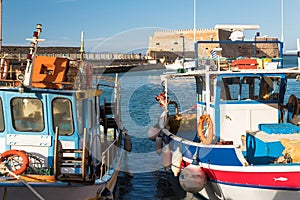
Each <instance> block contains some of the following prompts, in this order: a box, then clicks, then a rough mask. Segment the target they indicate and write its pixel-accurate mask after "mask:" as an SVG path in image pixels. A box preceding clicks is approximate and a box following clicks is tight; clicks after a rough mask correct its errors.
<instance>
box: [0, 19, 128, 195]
mask: <svg viewBox="0 0 300 200" xmlns="http://www.w3.org/2000/svg"><path fill="white" fill-rule="evenodd" d="M41 31H42V25H41V24H38V25H37V27H36V31H34V34H33V38H30V39H29V41H30V47H29V54H28V56H27V65H26V68H25V67H24V68H23V67H21V68H20V70H16V71H15V72H14V73H15V76H16V77H17V78H16V79H13V77H15V76H11V75H8V76H7V77H6V78H5V79H1V80H0V84H1V87H0V132H1V133H0V152H1V154H0V198H1V199H3V200H9V199H30V200H32V199H72V200H74V199H79V200H83V199H100V198H104V197H106V198H112V197H113V194H112V192H113V188H114V185H115V183H116V179H117V175H118V172H119V166H120V164H121V162H122V155H123V150H124V147H123V146H124V143H123V142H122V140H123V139H124V138H125V137H124V136H125V135H128V132H127V130H126V129H125V128H124V127H123V126H122V123H121V116H120V105H119V103H120V85H119V83H118V79H117V76H116V78H111V79H109V78H105V77H99V78H97V80H95V76H93V73H92V66H91V64H89V63H88V62H87V61H85V60H84V59H83V57H84V55H83V54H84V50H83V34H82V47H81V50H80V52H81V58H80V59H78V60H74V59H70V58H65V57H49V56H40V55H38V54H37V47H38V43H39V42H40V41H43V40H42V39H40V38H39V36H40V33H41ZM11 73H12V70H9V72H8V74H11ZM101 78H103V80H104V81H105V80H107V79H109V80H107V81H106V82H107V84H106V85H105V84H103V83H102V81H103V80H101V82H100V79H101ZM104 78H105V79H104ZM95 81H96V82H95ZM108 81H110V82H108ZM106 90H111V92H112V98H111V101H108V100H106V99H103V97H102V94H103V92H104V91H106ZM126 137H127V136H126ZM126 140H127V147H128V146H129V145H130V144H128V141H129V140H128V137H127V139H126Z"/></svg>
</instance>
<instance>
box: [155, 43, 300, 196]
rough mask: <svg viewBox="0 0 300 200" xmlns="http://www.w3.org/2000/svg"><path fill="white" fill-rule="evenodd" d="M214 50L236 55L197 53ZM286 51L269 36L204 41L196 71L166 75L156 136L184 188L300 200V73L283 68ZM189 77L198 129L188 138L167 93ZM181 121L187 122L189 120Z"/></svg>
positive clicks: (166, 161) (206, 193)
mask: <svg viewBox="0 0 300 200" xmlns="http://www.w3.org/2000/svg"><path fill="white" fill-rule="evenodd" d="M255 39H257V38H255ZM234 46H237V47H234ZM215 47H217V48H219V49H220V50H221V51H222V53H224V54H226V51H227V53H228V52H231V53H233V52H234V53H235V54H234V55H235V56H232V57H229V54H227V55H228V57H227V58H225V57H221V56H218V57H217V58H216V59H213V58H211V57H207V56H202V57H200V55H198V52H199V51H200V48H201V51H202V53H203V51H205V50H207V51H208V52H210V51H211V48H215ZM270 47H272V48H270ZM282 47H283V43H282V42H280V41H278V40H269V39H264V38H262V39H260V40H238V41H231V40H222V41H198V42H196V43H195V52H196V62H197V65H196V66H197V70H195V71H192V72H187V73H173V74H170V73H168V74H165V75H163V76H162V80H163V83H164V84H162V85H163V86H164V87H163V88H164V92H162V93H161V94H160V95H158V96H157V101H159V103H160V105H161V106H162V107H163V108H164V111H163V113H162V115H161V117H160V119H159V122H158V124H157V125H156V126H155V127H156V129H155V130H156V131H153V130H154V129H153V128H152V129H151V130H152V132H151V134H149V137H150V136H151V139H153V140H156V146H157V147H158V148H160V147H161V143H162V141H163V145H164V147H163V149H162V151H161V152H162V159H163V160H162V161H163V165H164V167H170V168H171V169H172V171H173V173H174V175H175V176H179V182H180V185H181V187H182V188H183V189H184V190H186V191H187V192H191V193H200V194H201V195H202V196H203V197H204V198H206V199H212V200H213V199H232V200H235V199H251V200H252V199H263V200H266V199H298V198H299V194H300V181H299V179H300V155H299V152H300V151H299V150H300V149H299V147H300V127H299V125H300V120H299V119H300V118H299V109H300V106H299V105H300V104H299V101H300V99H299V97H297V96H296V95H297V93H296V91H297V90H298V88H299V86H298V85H299V81H300V69H299V68H298V67H289V68H287V67H284V66H283V59H282ZM222 49H223V50H222ZM270 49H272V51H270ZM274 49H275V50H276V51H278V53H276V51H274ZM234 50H236V51H234ZM267 51H269V52H275V54H274V56H270V57H267V53H266V52H267ZM251 52H252V53H254V55H252V56H249V53H251ZM242 53H247V54H248V55H247V56H243V55H242ZM202 55H203V54H202ZM207 55H209V53H207ZM259 55H260V56H259ZM241 56H243V57H241ZM224 63H226V64H224ZM187 77H189V78H190V77H192V78H193V79H194V80H195V93H196V94H195V97H194V98H195V101H196V103H197V125H196V126H195V131H189V132H184V131H178V130H179V129H180V127H179V128H177V129H176V130H174V127H172V125H171V123H170V119H174V114H172V113H171V112H172V110H171V109H170V105H171V104H170V102H172V101H173V99H171V97H169V95H168V94H169V90H172V86H171V85H172V84H171V83H172V81H173V80H176V81H177V83H178V80H182V84H185V81H184V80H185V79H186V78H187ZM177 87H178V85H177ZM298 91H299V90H298ZM298 93H299V92H298ZM298 95H299V94H298ZM158 97H159V98H158ZM186 98H192V97H186ZM176 115H177V116H176ZM175 118H177V119H178V120H179V122H178V123H180V119H181V118H182V116H180V114H175ZM172 129H173V130H172ZM159 130H160V131H159ZM158 138H159V139H158ZM171 155H172V157H171Z"/></svg>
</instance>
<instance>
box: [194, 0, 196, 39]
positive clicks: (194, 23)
mask: <svg viewBox="0 0 300 200" xmlns="http://www.w3.org/2000/svg"><path fill="white" fill-rule="evenodd" d="M195 42H196V0H194V43H195Z"/></svg>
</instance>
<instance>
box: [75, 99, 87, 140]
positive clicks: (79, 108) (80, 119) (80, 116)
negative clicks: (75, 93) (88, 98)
mask: <svg viewBox="0 0 300 200" xmlns="http://www.w3.org/2000/svg"><path fill="white" fill-rule="evenodd" d="M83 101H84V100H83V99H78V100H77V101H76V119H77V126H78V134H80V135H82V134H83V128H84V126H85V121H86V118H85V117H84V112H83V111H84V107H83V105H84V103H83Z"/></svg>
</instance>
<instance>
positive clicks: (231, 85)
mask: <svg viewBox="0 0 300 200" xmlns="http://www.w3.org/2000/svg"><path fill="white" fill-rule="evenodd" d="M280 85H281V77H277V76H233V77H222V81H221V101H234V100H279V93H280Z"/></svg>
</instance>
